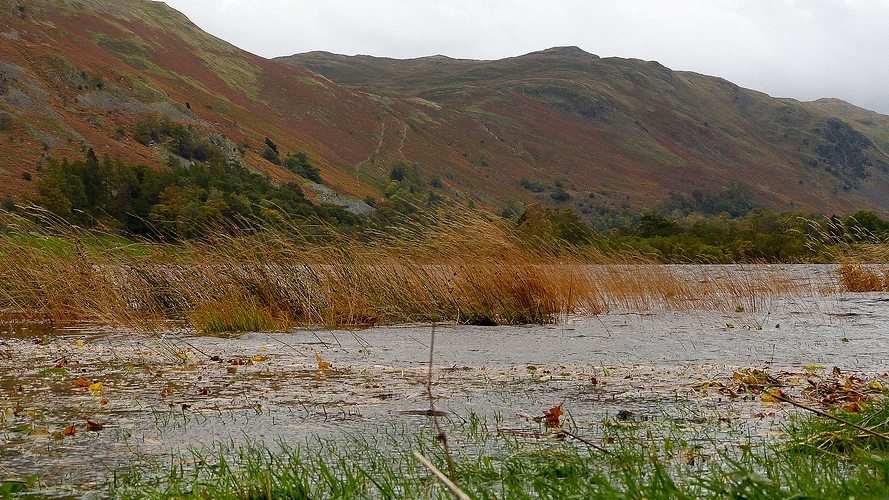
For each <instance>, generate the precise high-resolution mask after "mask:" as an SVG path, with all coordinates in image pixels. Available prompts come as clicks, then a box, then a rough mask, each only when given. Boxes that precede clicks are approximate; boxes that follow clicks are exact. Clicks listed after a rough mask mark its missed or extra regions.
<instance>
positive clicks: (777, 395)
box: [768, 390, 889, 441]
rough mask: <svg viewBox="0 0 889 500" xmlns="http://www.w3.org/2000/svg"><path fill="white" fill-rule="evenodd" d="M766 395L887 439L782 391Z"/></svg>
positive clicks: (885, 437) (887, 437) (886, 437)
mask: <svg viewBox="0 0 889 500" xmlns="http://www.w3.org/2000/svg"><path fill="white" fill-rule="evenodd" d="M768 395H769V396H771V397H773V398H775V399H777V400H778V401H783V402H785V403H790V404H792V405H793V406H796V407H797V408H802V409H803V410H808V411H810V412H812V413H814V414H816V415H820V416H822V417H826V418H829V419H831V420H836V421H837V422H839V423H841V424H846V425H848V426H850V427H854V428H856V429H858V430H859V431H861V432H864V433H865V434H870V435H871V436H876V437H878V438H880V439H885V440H886V441H889V436H887V435H886V434H883V433H881V432H877V431H875V430H873V429H868V428H867V427H864V426H861V425H858V424H855V423H852V422H849V421H848V420H843V419H841V418H840V417H837V416H835V415H831V414H830V413H827V412H825V411H821V410H819V409H817V408H812V407H811V406H806V405H804V404H802V403H799V402H797V401H794V400H792V399H790V398H788V397H787V396H785V395H784V393H783V392H781V391H780V390H778V391H770V392H769V393H768Z"/></svg>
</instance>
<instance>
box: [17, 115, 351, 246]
mask: <svg viewBox="0 0 889 500" xmlns="http://www.w3.org/2000/svg"><path fill="white" fill-rule="evenodd" d="M178 130H186V129H183V128H179V129H178ZM184 142H186V141H184V140H177V141H175V147H176V148H182V147H184V146H183V143H184ZM188 142H189V143H190V142H191V141H188ZM193 150H194V148H193V147H189V151H193ZM179 153H186V151H184V150H183V151H179ZM189 156H191V157H192V158H194V154H193V153H191V154H189ZM201 156H202V157H204V160H205V161H204V162H197V161H196V162H194V163H192V164H190V166H188V167H186V166H184V165H183V164H182V163H180V161H179V160H177V159H175V158H174V157H171V160H170V162H169V163H168V165H167V168H165V169H153V168H149V167H146V166H142V165H139V166H132V165H129V164H126V163H124V162H123V161H121V160H119V159H118V160H112V159H111V158H109V157H108V156H105V157H104V158H103V159H102V160H101V161H99V159H98V158H96V155H95V154H94V153H93V150H92V149H90V150H89V151H88V152H87V155H86V159H85V160H81V161H74V162H69V161H68V160H63V161H61V162H58V161H55V160H50V161H49V162H47V165H46V166H45V167H43V171H42V172H41V175H40V179H39V180H38V182H37V196H36V197H35V198H34V202H35V203H37V204H39V205H40V206H42V207H44V208H47V209H49V210H50V211H52V212H53V213H55V214H56V215H58V216H59V217H61V218H62V219H64V220H66V221H68V222H70V223H73V224H78V225H81V226H86V227H94V226H96V225H97V224H106V225H110V226H111V227H116V228H117V229H119V230H121V231H123V232H124V233H131V234H135V235H147V236H163V237H166V238H174V239H175V238H189V237H195V236H201V235H203V234H205V233H206V231H208V230H210V229H213V230H219V229H224V228H225V227H227V226H229V227H239V226H240V227H247V226H249V225H253V224H257V223H259V224H267V225H270V226H274V225H275V224H277V223H280V222H282V221H284V220H285V219H293V220H302V221H309V220H315V221H318V222H321V221H324V220H328V219H332V220H334V221H336V220H337V219H336V218H335V217H331V216H330V215H329V214H328V213H327V212H326V211H325V210H324V208H323V207H320V206H315V205H312V204H311V203H309V202H308V201H307V200H306V199H305V197H304V196H303V192H302V188H300V186H299V185H298V184H296V183H284V184H282V185H278V184H276V183H273V182H272V181H271V179H269V178H268V176H265V175H262V174H259V173H256V172H251V171H249V170H248V169H247V168H246V167H243V166H239V165H237V164H235V163H231V162H226V161H225V159H224V158H223V157H222V156H221V155H220V154H219V152H218V148H215V147H213V146H211V145H208V146H207V152H206V156H204V155H203V154H202V155H201ZM303 162H304V164H305V165H306V166H307V167H308V168H311V166H310V165H309V164H308V161H307V160H306V159H305V158H304V157H303ZM336 208H339V207H336Z"/></svg>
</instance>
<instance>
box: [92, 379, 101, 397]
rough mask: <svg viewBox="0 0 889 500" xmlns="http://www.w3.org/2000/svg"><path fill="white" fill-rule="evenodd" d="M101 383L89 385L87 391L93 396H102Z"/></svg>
mask: <svg viewBox="0 0 889 500" xmlns="http://www.w3.org/2000/svg"><path fill="white" fill-rule="evenodd" d="M103 385H104V384H102V382H96V383H95V384H90V386H89V389H90V392H92V393H93V396H101V395H102V386H103Z"/></svg>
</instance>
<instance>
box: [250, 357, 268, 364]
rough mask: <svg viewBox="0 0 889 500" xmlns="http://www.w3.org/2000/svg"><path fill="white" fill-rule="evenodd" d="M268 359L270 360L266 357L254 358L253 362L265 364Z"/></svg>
mask: <svg viewBox="0 0 889 500" xmlns="http://www.w3.org/2000/svg"><path fill="white" fill-rule="evenodd" d="M267 359H269V358H267V357H265V356H253V361H257V362H260V363H261V362H263V361H265V360H267Z"/></svg>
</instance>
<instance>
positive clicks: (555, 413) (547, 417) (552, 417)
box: [543, 405, 564, 429]
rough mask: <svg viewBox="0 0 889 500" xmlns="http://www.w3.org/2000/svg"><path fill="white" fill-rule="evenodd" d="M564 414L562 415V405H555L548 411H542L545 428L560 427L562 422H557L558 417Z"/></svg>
mask: <svg viewBox="0 0 889 500" xmlns="http://www.w3.org/2000/svg"><path fill="white" fill-rule="evenodd" d="M563 414H564V413H562V405H556V406H553V407H552V408H550V409H549V410H543V416H544V422H545V423H546V426H547V427H549V428H551V429H552V428H556V427H561V426H562V422H560V421H559V417H561V416H562V415H563Z"/></svg>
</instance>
